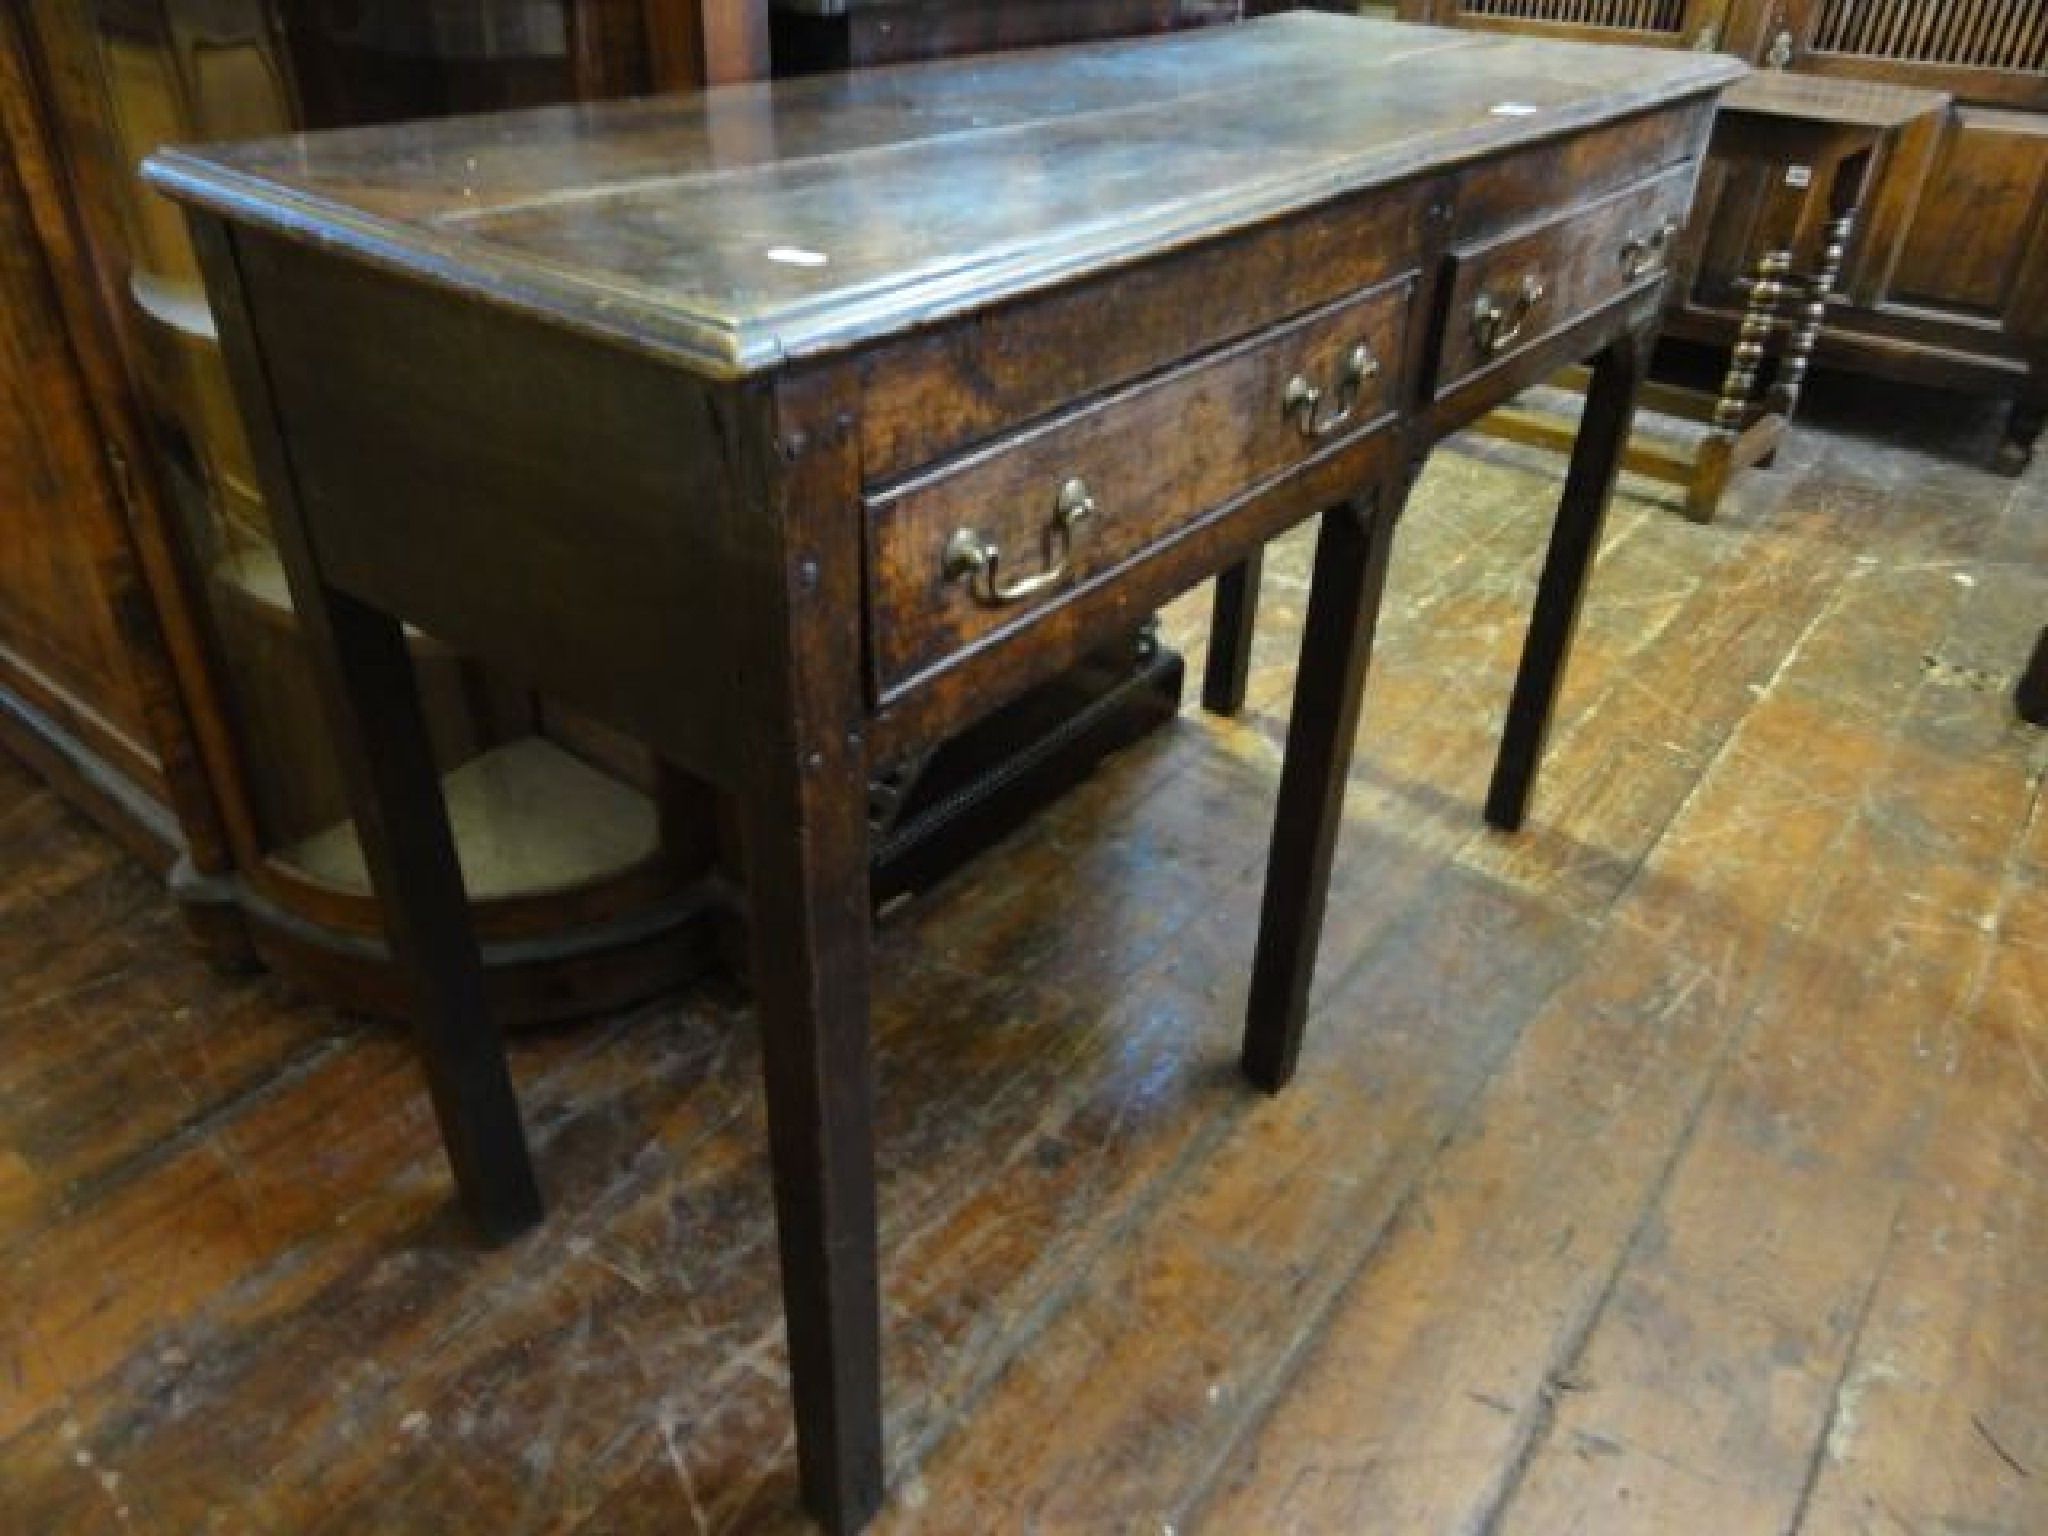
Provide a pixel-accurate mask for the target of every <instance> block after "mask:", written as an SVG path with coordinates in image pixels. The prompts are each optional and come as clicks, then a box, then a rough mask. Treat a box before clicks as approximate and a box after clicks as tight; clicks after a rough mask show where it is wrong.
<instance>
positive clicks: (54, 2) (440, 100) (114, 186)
mask: <svg viewBox="0 0 2048 1536" xmlns="http://www.w3.org/2000/svg"><path fill="white" fill-rule="evenodd" d="M721 14H723V12H722V11H721V10H720V8H718V7H716V6H704V5H697V4H695V3H692V4H689V5H683V4H679V3H677V0H632V3H619V0H454V3H448V4H437V5H434V6H431V7H419V6H412V5H401V4H394V3H388V0H383V3H378V0H307V3H305V4H292V5H289V6H287V5H282V4H277V3H274V0H87V3H76V0H27V3H26V4H23V5H10V6H9V7H7V8H6V10H5V13H4V15H0V105H4V116H0V127H4V131H5V138H4V142H0V151H4V152H0V400H4V401H5V403H6V405H7V409H6V410H5V411H4V412H0V735H4V740H5V742H6V743H7V744H8V745H9V746H11V747H12V748H14V749H15V750H17V751H19V752H20V753H21V754H22V755H24V756H25V757H28V758H30V759H31V760H32V761H34V762H35V763H36V764H37V765H38V766H40V767H41V768H42V769H43V770H44V771H45V772H46V773H48V774H49V775H50V776H51V777H52V778H53V779H54V780H56V781H57V782H58V783H59V784H60V787H62V788H63V789H64V790H65V791H66V792H67V793H68V794H69V795H70V796H71V797H72V798H73V799H75V800H77V801H79V802H81V803H82V804H84V805H85V806H86V807H87V808H88V809H91V810H94V811H96V812H98V813H100V815H101V818H102V819H103V820H104V821H106V822H107V823H108V825H110V826H111V827H112V828H114V829H115V830H116V831H117V832H119V833H121V834H122V835H123V836H124V837H125V838H126V840H127V841H128V842H129V843H130V844H131V845H132V846H134V847H135V848H136V850H137V851H138V852H140V853H142V854H144V855H145V856H146V857H148V858H149V859H150V860H151V862H152V863H154V864H155V865H156V866H157V867H159V868H162V869H166V870H168V871H170V872H171V875H172V885H173V889H174V891H175V892H176V893H177V894H178V895H179V897H180V899H181V901H182V902H183V904H184V906H185V909H186V911H187V913H188V914H189V915H190V916H191V918H192V920H193V923H194V926H195V928H196V929H197V930H198V931H199V932H200V933H201V934H202V935H203V936H204V937H206V938H207V939H208V940H209V941H210V944H211V947H212V948H213V949H214V951H215V953H216V954H217V955H218V956H219V957H220V958H223V959H227V960H233V961H237V962H240V961H244V960H246V959H247V958H249V956H250V955H251V954H252V953H253V954H255V955H257V956H260V957H262V958H264V959H267V960H270V961H271V962H273V963H276V964H278V965H279V966H281V967H283V968H286V969H289V970H291V971H294V972H295V973H297V974H298V975H300V976H301V977H303V978H306V979H308V980H310V981H311V982H312V983H313V984H314V985H315V986H316V987H318V988H319V989H320V990H322V991H323V992H325V993H327V994H328V995H330V996H333V997H335V998H337V999H339V1000H342V1001H345V1002H348V1003H352V1004H355V1005H358V1006H362V1007H366V1008H371V1009H375V1010H378V1011H388V1010H393V1009H395V1008H396V1007H397V1005H398V995H397V991H396V987H395V980H394V978H393V976H392V974H391V973H390V971H389V969H388V967H386V966H384V965H383V964H381V963H380V962H379V960H378V944H377V940H378V934H379V928H380V923H379V919H378V916H377V911H376V908H375V905H374V903H373V901H372V899H371V896H370V892H369V887H368V882H367V878H366V875H365V872H364V869H363V864H362V857H361V854H360V851H359V849H358V847H357V839H356V836H355V828H354V826H353V823H352V822H351V820H350V818H349V814H348V807H347V802H346V798H345V796H344V794H343V792H342V788H341V783H340V774H339V772H338V769H337V765H336V762H335V753H334V751H333V749H332V747H331V745H330V739H329V737H328V734H327V727H326V722H325V720H324V719H323V718H322V717H321V715H320V712H319V710H318V709H317V706H316V704H315V702H314V698H313V694H312V691H311V688H310V683H309V677H308V671H309V657H308V655H307V653H306V649H305V644H304V639H303V636H302V633H301V625H300V622H299V618H298V615H297V614H296V612H295V610H294V607H293V604H292V603H291V600H290V597H289V595H288V594H287V592H286V590H285V586H284V582H283V578H282V573H281V570H280V567H279V563H278V556H277V549H276V544H275V537H274V531H273V528H272V520H271V510H270V508H269V507H268V505H267V504H266V501H265V498H264V497H263V495H262V494H261V493H260V491H259V490H258V489H257V482H256V476H255V473H254V470H253V466H252V463H251V459H250V453H249V448H248V444H247V441H246V438H245V434H244V431H243V428H242V425H241V423H240V420H239V418H238V415H237V412H236V410H235V408H234V406H233V403H232V401H231V399H230V396H229V393H228V389H227V385H226V379H225V375H224V372H223V368H222V363H221V357H220V348H219V342H218V339H217V336H216V328H215V324H214V317H213V315H212V313H211V311H210V309H209V306H208V304H207V301H206V297H205V292H204V289H203V287H202V285H201V283H200V281H199V276H198V268H197V264H196V260H195V257H194V253H193V251H192V248H191V245H190V242H189V239H188V236H187V232H186V228H185V225H184V221H183V220H182V219H181V218H180V217H179V216H178V214H177V212H176V210H175V209H173V208H172V207H171V206H170V205H169V204H168V203H167V202H165V201H164V200H163V199H162V198H160V197H159V196H158V195H157V194H155V193H154V192H151V191H149V190H148V189H146V188H145V187H144V186H143V185H142V184H141V182H140V181H139V179H138V178H137V176H136V174H135V172H136V167H137V165H138V163H139V162H140V160H141V159H142V157H143V156H144V155H145V154H147V153H148V152H149V151H150V150H152V149H154V148H155V147H157V146H158V145H159V144H161V143H163V142H164V141H166V140H193V139H210V138H229V137H246V136H251V135H263V134H275V133H282V132H287V131H290V130H293V129H296V128H301V127H315V126H334V125H339V124H348V123H359V122H374V121H383V120H388V119H393V118H400V117H421V116H439V115H445V114H447V113H450V112H454V111H459V110H465V109H483V108H488V107H494V106H514V105H527V104H534V103H542V102H551V101H559V100H564V99H579V98H588V97H596V96H607V95H615V94H622V93H629V92H636V91H645V90H648V89H652V88H655V87H657V86H662V85H676V86H686V85H692V84H697V83H700V82H701V80H702V79H703V78H704V77H705V76H706V75H708V74H711V73H714V72H719V71H723V72H726V73H740V72H745V71H746V67H747V66H746V61H745V60H741V61H739V62H738V63H735V62H734V61H732V60H730V59H725V60H723V61H721V60H720V59H719V57H718V56H717V55H716V54H715V49H716V48H717V47H719V46H722V45H721V44H720V43H719V39H718V36H717V34H716V31H715V28H712V29H708V30H707V26H706V22H707V20H711V21H715V20H716V19H717V17H718V16H719V15H721ZM755 42H756V43H757V44H758V45H759V46H760V47H761V48H762V49H765V35H763V36H762V37H760V38H757V39H755ZM713 64H717V65H718V71H715V70H714V69H713V68H712V67H711V66H712V65H713ZM409 643H410V645H411V647H412V649H413V653H414V658H415V661H416V662H417V664H418V665H419V667H420V670H421V672H422V676H423V679H424V680H425V693H426V703H427V710H428V714H429V728H430V734H431V736H432V739H433V744H434V749H435V756H436V761H437V766H438V767H439V768H440V770H441V772H442V774H443V778H444V787H445V789H446V791H447V793H448V795H449V797H450V803H451V805H452V806H454V807H455V819H456V823H457V839H458V844H459V846H460V850H461V855H462V861H463V867H464V874H465V878H466V882H467V884H468V887H469V892H470V895H471V897H472V899H473V901H474V902H475V904H476V909H477V910H476V917H477V921H478V923H479V924H480V927H481V928H482V930H483V931H484V932H485V933H486V934H487V935H488V938H487V947H488V948H489V950H490V959H491V962H492V967H491V968H492V975H493V984H494V987H495V988H496V990H497V993H498V995H499V998H500V1002H501V1004H502V1005H503V1006H505V1007H507V1008H508V1009H509V1010H510V1011H511V1012H512V1014H513V1015H514V1016H518V1017H527V1018H531V1017H538V1016H554V1015H561V1014H566V1013H575V1012H582V1011H588V1010H590V1009H593V1008H599V1007H604V1006H608V1005H611V1004H615V1003H619V1002H623V1001H626V1000H628V999H630V998H633V997H636V996H640V995H644V994H645V993H646V992H647V991H649V990H650V989H652V988H655V987H659V986H661V985H665V984H668V983H670V982H672V981H674V980H676V979H679V978H680V977H681V976H682V975H684V974H686V973H687V972H688V971H689V970H691V969H693V968H695V967H696V966H698V965H700V964H701V963H702V960H703V958H704V956H705V955H706V954H708V945H707V944H706V943H705V942H703V940H704V936H705V935H704V929H705V925H704V924H703V923H702V922H701V921H700V919H701V918H702V917H703V916H704V915H705V914H706V912H707V911H709V910H710V909H711V907H712V906H713V904H714V897H715V892H716V889H717V885H716V882H715V881H714V880H712V879H711V878H709V871H710V868H711V857H712V848H711V842H712V839H711V836H710V824H711V822H712V819H713V807H712V802H711V801H710V800H709V799H708V797H707V795H706V794H705V793H704V792H703V791H701V790H699V789H697V788H696V787H694V786H692V785H690V784H687V783H683V782H680V781H678V780H677V779H676V778H675V777H674V776H673V775H670V774H669V773H667V772H666V771H665V770H664V769H662V768H660V767H659V766H658V765H657V764H655V763H654V762H653V760H652V759H651V758H650V757H649V756H648V754H647V753H645V752H644V751H643V750H641V749H639V748H637V747H635V746H633V745H631V744H629V743H626V742H625V741H623V740H622V739H620V738H618V737H616V736H614V735H611V734H609V733H605V732H602V731H599V730H598V729H596V728H595V727H594V726H592V725H590V724H589V723H588V722H586V721H584V720H582V719H580V718H578V717H577V716H575V715H572V714H570V713H568V712H565V711H563V710H562V709H560V708H559V707H558V706H557V705H556V704H555V703H554V702H553V701H552V700H550V699H548V698H547V697H546V696H545V695H543V694H540V693H538V692H536V691H535V690H533V689H532V688H531V687H530V686H527V685H525V684H524V683H523V682H521V681H520V680H517V679H513V678H508V677H506V676H503V675H501V674H498V673H495V672H493V671H490V670H488V669H485V668H482V667H480V666H478V665H477V664H476V663H475V662H473V661H471V660H470V659H468V658H466V657H464V656H462V655H460V654H458V653H455V652H453V651H450V650H449V649H447V648H446V647H444V646H441V645H438V644H436V643H434V642H432V641H430V640H428V639H427V638H426V637H424V636H419V635H414V636H412V637H410V642H409Z"/></svg>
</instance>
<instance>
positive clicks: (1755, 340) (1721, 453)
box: [1685, 250, 1792, 523]
mask: <svg viewBox="0 0 2048 1536" xmlns="http://www.w3.org/2000/svg"><path fill="white" fill-rule="evenodd" d="M1791 270H1792V255H1791V253H1790V252H1789V251H1782V250H1778V251H1767V252H1766V253H1765V254H1764V256H1763V259H1762V260H1760V261H1759V262H1758V263H1757V268H1756V280H1755V282H1754V283H1752V284H1751V285H1750V290H1749V307H1748V309H1747V310H1746V311H1745V312H1744V314H1743V317H1742V329H1741V331H1740V332H1739V333H1738V334H1737V335H1736V338H1735V351H1734V354H1733V355H1732V356H1731V357H1730V358H1729V359H1728V374H1727V377H1726V378H1724V379H1723V380H1722V381H1721V398H1720V400H1719V401H1718V402H1717V403H1716V404H1715V406H1714V420H1713V425H1712V426H1711V427H1710V428H1709V429H1708V432H1707V440H1706V442H1704V443H1702V444H1701V445H1700V457H1699V464H1698V468H1697V469H1696V471H1695V473H1694V476H1693V482H1692V485H1691V488H1690V489H1689V491H1688V492H1687V495H1686V502H1685V515H1686V516H1687V517H1689V518H1691V519H1692V520H1693V521H1694V522H1696V523H1707V522H1712V521H1713V518H1714V509H1715V508H1716V507H1717V506H1719V505H1720V502H1721V493H1722V492H1723V491H1725V490H1727V488H1728V479H1729V476H1730V475H1732V474H1733V473H1734V470H1735V448H1736V443H1737V440H1738V439H1740V438H1741V436H1742V432H1743V428H1744V427H1746V426H1747V425H1748V424H1749V413H1750V408H1751V407H1752V406H1753V405H1754V404H1755V401H1756V381H1757V374H1758V372H1759V371H1760V370H1761V369H1762V367H1763V362H1764V358H1765V357H1766V356H1767V355H1768V354H1769V349H1770V343H1771V332H1772V330H1773V329H1774V328H1775V327H1776V325H1777V321H1778V305H1779V304H1780V302H1782V301H1783V299H1784V297H1785V293H1786V278H1787V276H1788V274H1789V273H1790V272H1791Z"/></svg>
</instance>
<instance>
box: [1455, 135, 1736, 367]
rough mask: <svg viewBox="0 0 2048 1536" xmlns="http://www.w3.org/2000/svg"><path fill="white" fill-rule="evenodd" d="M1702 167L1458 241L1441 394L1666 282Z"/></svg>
mask: <svg viewBox="0 0 2048 1536" xmlns="http://www.w3.org/2000/svg"><path fill="white" fill-rule="evenodd" d="M1696 174H1697V170H1696V167H1695V166H1692V165H1682V166H1677V167H1675V168H1673V169H1672V170H1669V171H1667V172H1665V173H1664V174H1663V175H1661V176H1658V177H1655V178H1653V179H1651V180H1649V181H1645V182H1639V183H1637V184H1636V185H1635V186H1632V187H1628V188H1626V189H1624V190H1623V191H1620V192H1617V193H1614V194H1612V195H1611V196H1608V197H1605V198H1602V199H1600V200H1599V201H1598V202H1594V203H1589V204H1585V205H1582V206H1581V207H1578V208H1575V209H1573V210H1572V211H1571V212H1569V213H1567V214H1564V215H1562V216H1560V217H1559V218H1556V219H1553V220H1550V221H1548V222H1546V223H1543V224H1539V225H1536V226H1534V227H1532V228H1527V229H1522V230H1516V231H1512V232H1510V233H1508V234H1505V235H1502V236H1500V237H1498V238H1496V239H1493V240H1489V241H1485V242H1483V243H1476V244H1473V245H1468V246H1462V247H1460V248H1458V249H1457V250H1455V251H1454V252H1453V253H1452V258H1451V260H1452V269H1451V283H1450V300H1449V303H1448V306H1447V308H1446V310H1445V311H1444V334H1443V344H1442V349H1441V354H1440V356H1439V358H1438V362H1437V370H1436V392H1435V393H1436V398H1437V399H1439V400H1441V399H1442V398H1444V396H1446V395H1448V394H1450V393H1451V391H1453V390H1454V389H1456V388H1457V387H1458V386H1459V385H1461V384H1463V383H1464V382H1465V381H1466V380H1468V379H1471V378H1474V377H1476V376H1478V375H1479V374H1482V373H1485V372H1486V371H1488V370H1489V369H1491V368H1494V367H1497V366H1499V365H1500V364H1502V363H1505V362H1508V361H1509V360H1511V359H1513V358H1515V357H1517V356H1519V355H1520V354H1521V353H1523V352H1525V351H1527V350H1528V349H1529V348H1531V347H1533V346H1535V345H1536V344H1537V343H1538V342H1541V341H1542V340H1544V338H1546V337H1548V336H1552V335H1555V334H1556V333H1557V332H1559V331H1561V330H1564V329H1565V328H1566V327H1567V326H1570V325H1572V324H1573V323H1574V322H1576V321H1579V320H1582V319H1584V318H1585V317H1586V316H1587V315H1590V314H1592V313H1593V312H1594V311H1596V310H1599V309H1602V308H1604V307H1606V306H1607V305H1608V304H1611V303H1613V302H1614V301H1615V300H1616V299H1619V298H1621V297H1622V296H1623V295H1624V294H1627V293H1629V292H1631V291H1633V290H1635V289H1639V288H1644V287H1648V286H1650V285H1652V284H1655V283H1658V282H1661V281H1662V280H1663V277H1664V274H1665V271H1666V270H1667V264H1668V263H1669V262H1670V261H1671V260H1673V259H1675V258H1676V256H1677V254H1678V246H1679V235H1680V231H1681V229H1682V228H1683V226H1684V223H1685V218H1686V214H1687V212H1688V211H1689V210H1690V207H1691V204H1692V189H1693V181H1694V178H1695V176H1696Z"/></svg>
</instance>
